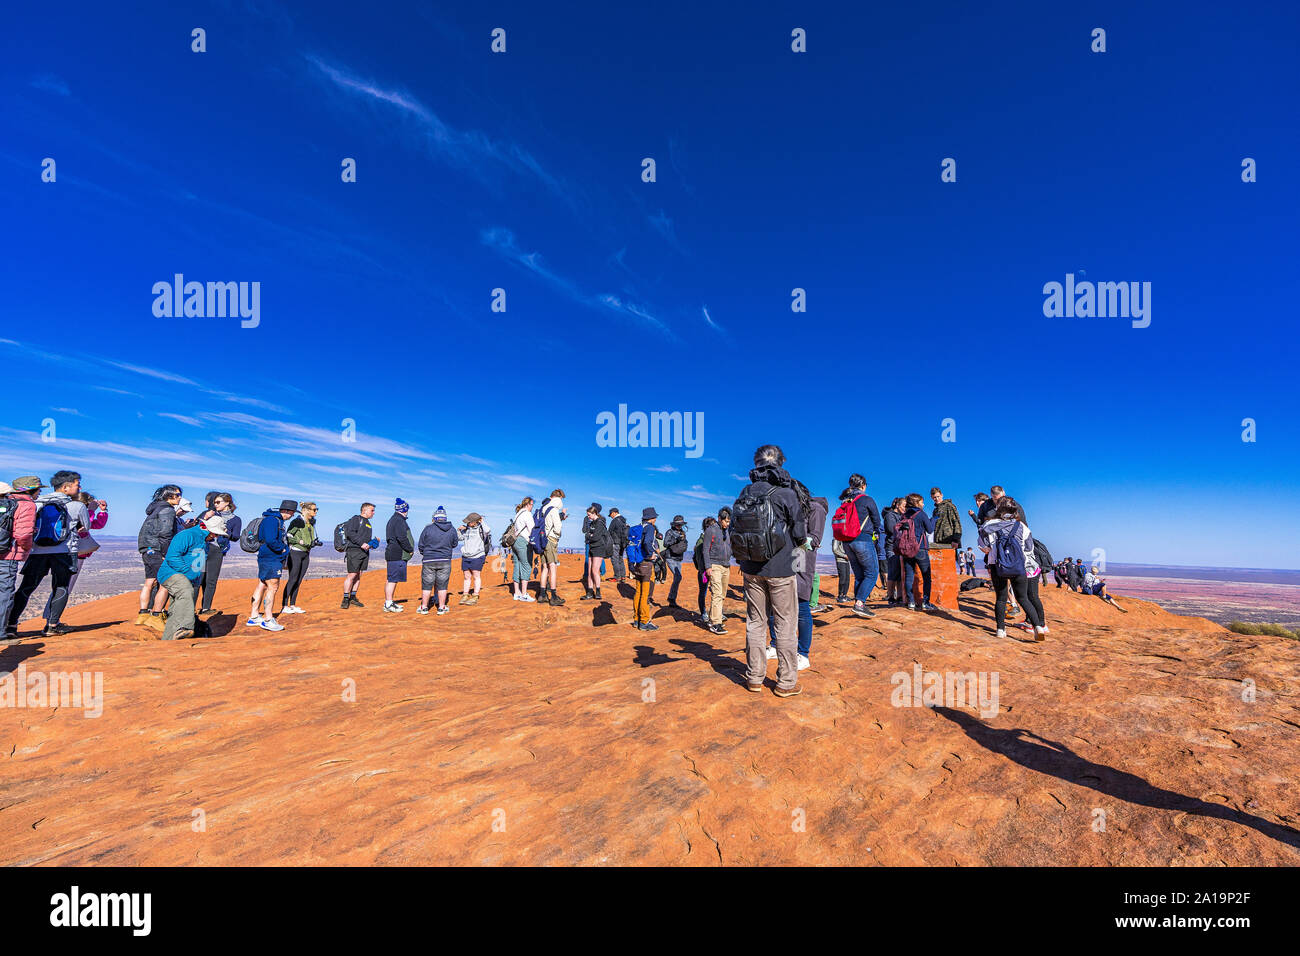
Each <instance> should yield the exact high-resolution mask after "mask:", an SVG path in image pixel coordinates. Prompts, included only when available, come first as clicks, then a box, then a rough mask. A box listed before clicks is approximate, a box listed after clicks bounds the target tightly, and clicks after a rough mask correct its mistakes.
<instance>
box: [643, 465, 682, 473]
mask: <svg viewBox="0 0 1300 956" xmlns="http://www.w3.org/2000/svg"><path fill="white" fill-rule="evenodd" d="M676 470H677V469H676V468H674V467H673V466H672V465H657V466H655V467H654V468H647V469H646V471H661V472H664V473H665V474H667V473H668V472H672V471H676Z"/></svg>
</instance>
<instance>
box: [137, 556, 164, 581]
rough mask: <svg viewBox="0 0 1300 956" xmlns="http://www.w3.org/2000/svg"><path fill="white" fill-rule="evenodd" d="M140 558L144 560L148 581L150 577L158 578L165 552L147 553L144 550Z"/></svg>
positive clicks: (145, 575)
mask: <svg viewBox="0 0 1300 956" xmlns="http://www.w3.org/2000/svg"><path fill="white" fill-rule="evenodd" d="M140 560H141V561H143V562H144V577H145V580H146V581H147V580H149V579H150V578H154V579H157V577H158V569H159V568H161V567H162V564H163V554H162V553H161V552H159V553H158V554H145V553H144V552H143V551H142V552H140Z"/></svg>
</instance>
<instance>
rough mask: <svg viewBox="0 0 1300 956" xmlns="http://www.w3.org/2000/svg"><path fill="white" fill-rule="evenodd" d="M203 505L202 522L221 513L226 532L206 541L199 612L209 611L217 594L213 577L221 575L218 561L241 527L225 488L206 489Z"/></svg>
mask: <svg viewBox="0 0 1300 956" xmlns="http://www.w3.org/2000/svg"><path fill="white" fill-rule="evenodd" d="M204 501H205V502H206V503H207V508H205V509H204V511H203V513H202V514H201V515H199V521H200V522H204V521H207V520H208V519H209V518H211V517H212V516H213V515H221V518H222V520H223V521H224V522H225V525H226V533H225V534H223V535H218V536H217V537H215V538H214V539H213V540H211V541H209V542H208V545H207V547H208V553H207V563H206V564H204V566H203V578H202V580H201V581H200V582H199V591H200V593H199V614H200V615H203V614H211V613H212V599H213V598H215V597H216V596H217V581H218V580H219V579H220V578H221V563H222V561H223V560H225V557H226V555H227V554H228V553H229V552H230V542H231V541H232V540H237V539H238V538H239V536H240V534H242V533H243V530H244V522H243V520H242V519H240V518H239V517H238V516H236V514H235V499H234V498H232V497H231V496H230V493H229V492H226V491H209V492H208V493H207V495H206V496H205V497H204Z"/></svg>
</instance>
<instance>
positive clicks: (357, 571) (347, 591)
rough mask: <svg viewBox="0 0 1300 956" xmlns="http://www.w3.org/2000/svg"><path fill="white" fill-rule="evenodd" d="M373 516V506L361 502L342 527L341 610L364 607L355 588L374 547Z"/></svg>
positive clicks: (368, 564) (367, 564) (368, 562)
mask: <svg viewBox="0 0 1300 956" xmlns="http://www.w3.org/2000/svg"><path fill="white" fill-rule="evenodd" d="M374 516H375V506H374V505H373V504H371V503H370V502H369V501H365V502H362V504H361V510H360V512H359V513H358V514H354V515H353V516H352V517H351V518H349V519H348V520H347V522H346V523H345V524H344V525H343V537H344V538H345V539H346V541H347V547H346V548H344V549H343V559H344V569H345V570H346V571H347V576H346V577H344V578H343V603H342V604H340V605H339V607H340V608H342V609H343V610H345V611H346V610H347V609H348V608H349V607H351V606H356V607H365V605H364V604H362V603H361V601H360V600H358V599H357V588H359V587H360V586H361V572H362V571H364V570H366V568H368V567H369V566H370V552H371V550H372V549H373V548H374V547H375V545H376V543H377V541H376V539H375V529H374V528H373V527H371V525H370V519H371V518H373V517H374Z"/></svg>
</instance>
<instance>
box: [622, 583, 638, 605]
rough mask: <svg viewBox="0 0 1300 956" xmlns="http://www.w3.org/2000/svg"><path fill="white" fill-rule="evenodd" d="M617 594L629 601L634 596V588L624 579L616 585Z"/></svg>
mask: <svg viewBox="0 0 1300 956" xmlns="http://www.w3.org/2000/svg"><path fill="white" fill-rule="evenodd" d="M618 594H619V597H623V598H626V599H627V600H629V601H631V600H632V599H633V598H635V597H636V588H634V587H632V585H630V584H628V583H627V582H626V581H625V582H623V583H622V584H620V585H619V586H618Z"/></svg>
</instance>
